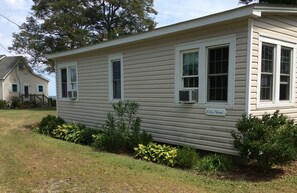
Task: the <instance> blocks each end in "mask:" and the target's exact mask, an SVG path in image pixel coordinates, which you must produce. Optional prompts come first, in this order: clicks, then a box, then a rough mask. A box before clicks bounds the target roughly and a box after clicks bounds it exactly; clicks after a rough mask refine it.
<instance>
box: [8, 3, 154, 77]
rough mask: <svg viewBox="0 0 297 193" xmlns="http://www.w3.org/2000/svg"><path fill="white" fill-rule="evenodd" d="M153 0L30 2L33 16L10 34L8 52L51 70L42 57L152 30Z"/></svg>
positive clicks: (48, 62)
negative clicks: (11, 41)
mask: <svg viewBox="0 0 297 193" xmlns="http://www.w3.org/2000/svg"><path fill="white" fill-rule="evenodd" d="M153 2H154V0H33V3H34V4H33V6H32V8H31V10H32V13H31V14H30V15H29V16H28V17H27V19H26V22H25V23H23V24H22V25H21V27H20V32H19V33H14V34H13V44H12V47H10V48H9V49H10V50H14V51H16V52H17V53H19V54H26V55H29V63H30V64H31V65H32V66H33V67H35V69H36V68H40V64H46V65H47V68H46V69H45V70H46V71H49V72H51V71H53V70H54V66H53V64H52V63H51V62H50V61H47V59H46V58H45V54H48V53H54V52H59V51H66V50H71V49H74V48H79V47H82V46H86V45H90V44H94V43H99V42H102V41H106V40H111V39H114V38H117V37H120V36H125V35H129V34H135V33H138V32H142V31H148V30H152V29H154V28H155V26H156V22H154V19H153V16H154V15H156V14H157V12H156V10H155V9H154V8H153Z"/></svg>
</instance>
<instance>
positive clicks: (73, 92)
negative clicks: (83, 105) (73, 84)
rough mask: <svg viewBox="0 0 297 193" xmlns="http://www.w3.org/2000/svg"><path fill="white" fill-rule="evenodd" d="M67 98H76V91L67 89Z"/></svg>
mask: <svg viewBox="0 0 297 193" xmlns="http://www.w3.org/2000/svg"><path fill="white" fill-rule="evenodd" d="M68 98H69V99H70V100H75V99H76V98H77V91H76V90H73V91H68Z"/></svg>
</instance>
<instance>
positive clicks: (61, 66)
mask: <svg viewBox="0 0 297 193" xmlns="http://www.w3.org/2000/svg"><path fill="white" fill-rule="evenodd" d="M57 66H58V77H59V83H58V84H59V85H58V87H59V95H57V100H60V101H78V99H79V91H78V87H79V86H78V82H79V80H78V68H77V62H67V63H60V64H58V65H57ZM70 66H75V67H76V82H77V88H76V91H77V98H76V100H70V98H68V97H67V98H62V88H61V83H62V82H61V81H62V79H61V78H62V75H61V69H64V68H66V69H67V92H68V87H69V86H68V84H69V82H70V76H69V70H68V68H69V67H70ZM67 94H68V93H67Z"/></svg>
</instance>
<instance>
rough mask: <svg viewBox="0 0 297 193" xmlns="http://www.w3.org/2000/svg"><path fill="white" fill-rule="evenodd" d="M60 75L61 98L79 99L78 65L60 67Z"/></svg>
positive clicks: (71, 64)
mask: <svg viewBox="0 0 297 193" xmlns="http://www.w3.org/2000/svg"><path fill="white" fill-rule="evenodd" d="M59 73H60V97H61V98H62V99H63V98H64V99H67V98H68V99H76V98H77V95H78V94H77V90H78V84H77V65H76V64H74V63H70V64H62V65H60V66H59Z"/></svg>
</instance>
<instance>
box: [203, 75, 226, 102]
mask: <svg viewBox="0 0 297 193" xmlns="http://www.w3.org/2000/svg"><path fill="white" fill-rule="evenodd" d="M208 82H209V93H208V94H209V96H208V100H209V101H227V95H228V94H227V93H228V76H227V75H225V76H209V78H208Z"/></svg>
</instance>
